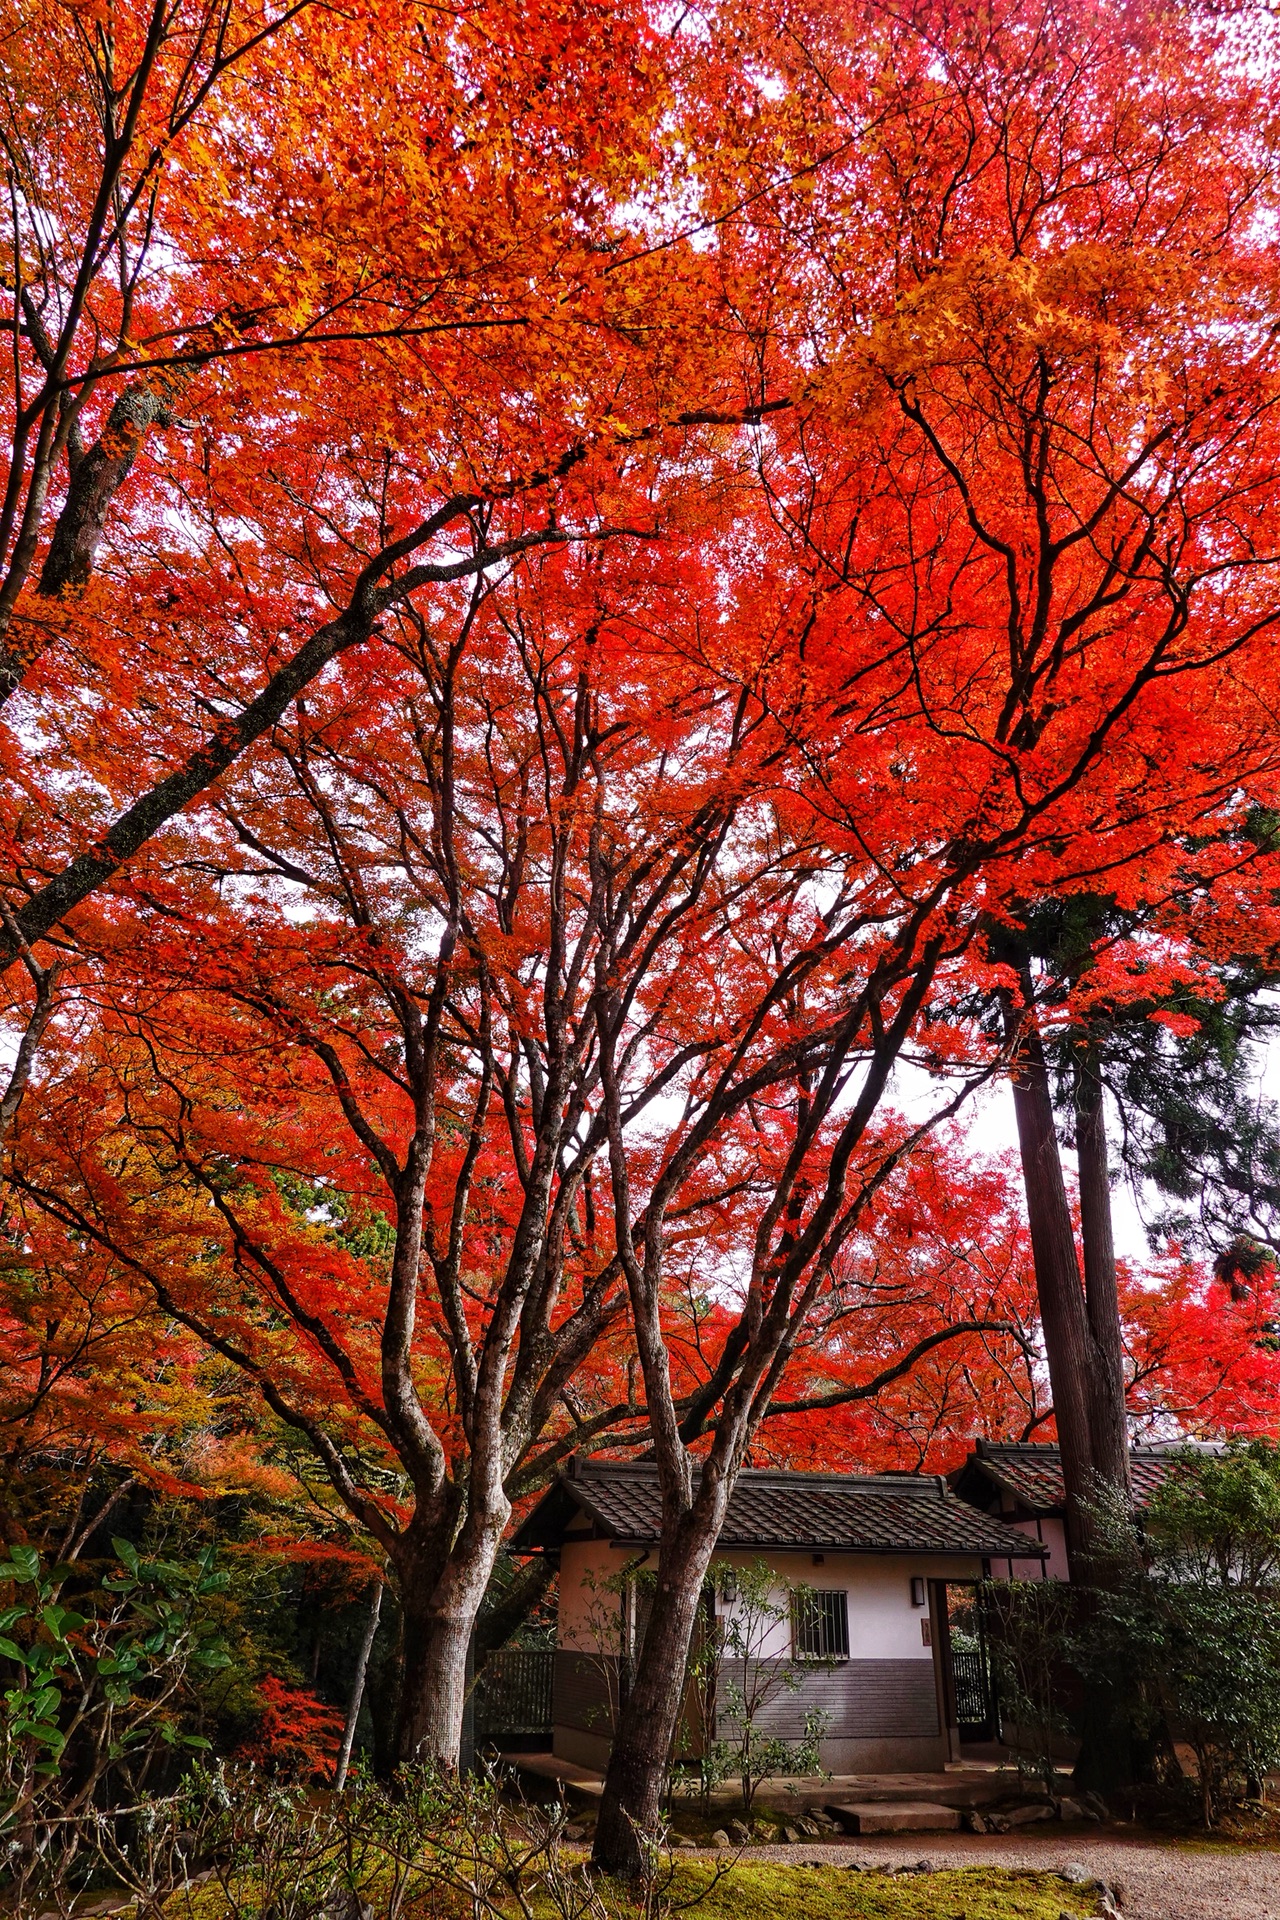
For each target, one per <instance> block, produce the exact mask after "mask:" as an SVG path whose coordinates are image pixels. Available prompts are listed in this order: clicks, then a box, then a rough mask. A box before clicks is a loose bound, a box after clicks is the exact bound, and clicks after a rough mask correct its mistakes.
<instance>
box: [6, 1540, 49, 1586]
mask: <svg viewBox="0 0 1280 1920" xmlns="http://www.w3.org/2000/svg"><path fill="white" fill-rule="evenodd" d="M9 1558H10V1559H11V1560H12V1562H13V1565H14V1568H15V1574H14V1576H13V1577H14V1578H16V1579H18V1580H25V1581H26V1582H27V1584H28V1585H30V1583H31V1582H32V1581H33V1580H38V1579H39V1578H40V1555H39V1554H38V1553H37V1552H36V1550H35V1548H34V1547H10V1549H9ZM4 1571H5V1570H4V1569H3V1568H2V1567H0V1579H3V1578H4Z"/></svg>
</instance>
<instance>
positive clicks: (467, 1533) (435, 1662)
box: [395, 1509, 510, 1772]
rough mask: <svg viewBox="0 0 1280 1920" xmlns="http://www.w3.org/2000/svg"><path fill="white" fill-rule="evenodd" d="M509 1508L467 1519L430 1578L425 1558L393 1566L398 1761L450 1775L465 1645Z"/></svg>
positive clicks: (458, 1734)
mask: <svg viewBox="0 0 1280 1920" xmlns="http://www.w3.org/2000/svg"><path fill="white" fill-rule="evenodd" d="M509 1511H510V1510H509V1509H508V1511H507V1512H505V1513H502V1514H501V1515H500V1516H499V1515H497V1514H492V1515H489V1516H487V1517H485V1518H480V1517H477V1516H474V1515H470V1516H468V1518H467V1520H466V1522H465V1523H464V1525H463V1527H462V1530H461V1532H460V1533H459V1535H458V1538H457V1540H456V1541H455V1542H454V1545H453V1547H452V1549H451V1551H450V1552H449V1555H448V1557H447V1559H446V1560H445V1561H444V1564H443V1566H442V1567H440V1568H439V1571H438V1573H437V1574H436V1576H435V1578H434V1579H433V1578H432V1576H431V1571H430V1568H429V1563H428V1562H427V1561H426V1557H425V1556H423V1557H422V1558H420V1559H419V1560H418V1561H417V1562H416V1564H415V1563H412V1562H410V1563H407V1564H406V1565H405V1566H403V1567H402V1568H400V1569H398V1572H399V1577H400V1604H401V1614H402V1620H403V1664H402V1669H401V1675H400V1699H399V1703H398V1707H397V1714H396V1739H395V1754H396V1764H397V1765H398V1766H404V1765H411V1764H415V1763H419V1764H428V1765H432V1764H434V1765H436V1766H440V1767H444V1768H446V1769H448V1771H450V1772H456V1771H457V1767H458V1761H459V1755H460V1753H461V1747H462V1719H463V1712H464V1709H465V1707H466V1699H467V1684H468V1681H467V1650H468V1648H469V1646H470V1644H471V1636H472V1634H473V1633H474V1631H475V1625H476V1618H477V1615H478V1614H479V1612H480V1607H481V1603H482V1602H483V1600H484V1596H485V1591H486V1589H487V1588H488V1585H489V1579H490V1576H491V1575H492V1573H493V1566H494V1561H495V1560H496V1559H497V1556H498V1547H499V1544H500V1542H501V1540H502V1534H503V1529H504V1528H505V1526H506V1523H507V1519H508V1518H509Z"/></svg>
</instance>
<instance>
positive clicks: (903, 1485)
mask: <svg viewBox="0 0 1280 1920" xmlns="http://www.w3.org/2000/svg"><path fill="white" fill-rule="evenodd" d="M657 1473H658V1468H657V1463H656V1462H655V1461H651V1460H599V1459H592V1460H578V1459H576V1458H575V1459H573V1460H571V1461H570V1464H569V1475H568V1477H569V1478H570V1479H571V1480H577V1481H584V1480H590V1479H595V1478H601V1479H603V1478H604V1477H605V1476H606V1475H612V1476H623V1477H625V1478H627V1479H644V1480H651V1479H656V1478H657ZM744 1481H746V1482H748V1483H751V1484H755V1485H760V1484H761V1483H762V1482H763V1483H771V1482H772V1483H779V1482H781V1483H783V1484H786V1485H792V1484H794V1483H795V1482H796V1481H801V1482H803V1483H804V1485H806V1486H809V1487H823V1486H829V1487H862V1488H869V1489H872V1490H874V1489H876V1488H880V1489H882V1490H883V1491H884V1492H886V1493H905V1494H907V1495H908V1496H910V1497H911V1498H914V1499H942V1498H944V1497H945V1495H946V1494H947V1491H948V1489H947V1483H946V1478H945V1476H944V1475H943V1474H940V1473H914V1472H912V1471H911V1469H909V1468H899V1469H893V1468H889V1469H887V1470H886V1471H884V1472H882V1473H817V1472H813V1471H810V1470H809V1469H808V1468H804V1467H796V1468H792V1467H743V1468H741V1469H740V1471H739V1473H738V1476H737V1480H736V1482H735V1485H737V1486H741V1485H742V1483H743V1482H744Z"/></svg>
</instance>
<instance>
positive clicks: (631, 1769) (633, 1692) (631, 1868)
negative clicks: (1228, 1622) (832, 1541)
mask: <svg viewBox="0 0 1280 1920" xmlns="http://www.w3.org/2000/svg"><path fill="white" fill-rule="evenodd" d="M723 1505H724V1502H723V1501H721V1502H720V1503H719V1504H718V1507H717V1511H716V1512H715V1513H714V1514H709V1513H702V1512H697V1513H695V1514H694V1515H693V1516H691V1518H690V1520H689V1521H688V1522H686V1524H685V1525H684V1526H683V1527H682V1528H681V1530H680V1533H679V1535H678V1536H677V1539H676V1541H675V1542H674V1544H673V1545H672V1547H671V1548H670V1549H668V1550H665V1551H664V1552H663V1555H662V1558H661V1560H660V1561H659V1564H658V1578H657V1585H656V1589H655V1592H654V1596H653V1609H652V1612H651V1613H650V1615H649V1624H648V1626H647V1628H646V1630H645V1636H644V1644H643V1645H642V1647H641V1648H640V1651H639V1654H638V1656H637V1659H636V1663H635V1668H634V1672H633V1676H632V1682H631V1687H630V1690H629V1691H628V1694H627V1697H626V1699H625V1701H624V1702H623V1704H622V1707H621V1710H620V1712H619V1714H618V1724H617V1728H616V1730H615V1732H614V1738H613V1745H612V1747H611V1748H610V1750H609V1765H608V1768H607V1770H606V1772H605V1780H604V1793H603V1795H602V1797H601V1802H600V1815H599V1818H598V1820H597V1822H596V1836H595V1846H594V1850H593V1854H592V1858H593V1860H594V1863H595V1865H596V1866H597V1867H599V1868H602V1869H603V1870H604V1871H605V1872H606V1873H614V1874H619V1875H621V1876H623V1877H624V1878H627V1879H634V1878H635V1877H636V1876H637V1875H639V1874H640V1873H641V1872H642V1871H643V1868H644V1861H645V1850H646V1843H647V1841H648V1840H649V1839H650V1838H651V1836H652V1835H653V1834H654V1833H655V1832H656V1831H657V1826H658V1804H659V1802H660V1800H661V1798H662V1789H663V1785H664V1783H665V1780H666V1773H667V1764H668V1760H669V1756H670V1753H671V1743H672V1739H673V1737H674V1735H675V1730H676V1725H677V1722H678V1720H679V1717H680V1710H681V1706H682V1704H683V1701H684V1689H685V1673H686V1670H687V1667H688V1661H689V1647H690V1644H691V1642H692V1639H693V1630H694V1627H695V1625H696V1623H697V1618H698V1606H699V1602H700V1600H701V1597H702V1586H703V1581H704V1580H705V1578H706V1573H707V1568H708V1566H709V1565H710V1562H711V1556H712V1554H713V1553H714V1551H715V1545H716V1541H717V1539H718V1538H719V1534H720V1523H721V1519H722V1517H723V1516H722V1513H721V1512H720V1510H719V1508H721V1507H723Z"/></svg>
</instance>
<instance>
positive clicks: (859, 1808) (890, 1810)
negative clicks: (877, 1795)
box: [825, 1800, 960, 1833]
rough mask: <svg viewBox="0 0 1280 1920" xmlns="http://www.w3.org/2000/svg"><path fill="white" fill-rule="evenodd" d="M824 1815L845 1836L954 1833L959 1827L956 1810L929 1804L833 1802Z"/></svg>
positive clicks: (865, 1801) (893, 1801)
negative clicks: (838, 1826)
mask: <svg viewBox="0 0 1280 1920" xmlns="http://www.w3.org/2000/svg"><path fill="white" fill-rule="evenodd" d="M825 1811H826V1812H827V1813H829V1814H830V1815H831V1818H832V1819H833V1820H838V1821H839V1823H840V1825H841V1826H842V1827H843V1828H844V1830H845V1832H846V1833H954V1832H956V1831H957V1829H958V1828H959V1825H960V1812H959V1809H958V1808H957V1807H940V1806H936V1805H934V1803H933V1802H932V1801H929V1800H844V1801H837V1800H832V1801H828V1803H827V1806H826V1809H825Z"/></svg>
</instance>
